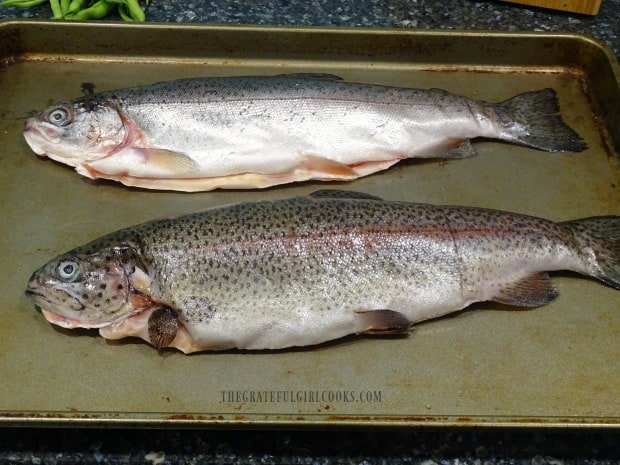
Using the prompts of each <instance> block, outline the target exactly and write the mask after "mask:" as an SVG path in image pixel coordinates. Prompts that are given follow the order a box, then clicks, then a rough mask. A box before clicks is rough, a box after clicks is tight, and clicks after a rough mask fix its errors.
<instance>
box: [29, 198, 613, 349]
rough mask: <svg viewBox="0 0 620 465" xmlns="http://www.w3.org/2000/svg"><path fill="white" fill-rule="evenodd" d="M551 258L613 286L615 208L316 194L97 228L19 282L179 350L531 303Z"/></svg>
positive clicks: (39, 299)
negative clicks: (596, 213)
mask: <svg viewBox="0 0 620 465" xmlns="http://www.w3.org/2000/svg"><path fill="white" fill-rule="evenodd" d="M551 270H572V271H575V272H577V273H582V274H584V275H589V276H593V277H595V278H597V279H599V280H601V281H603V282H604V283H606V284H608V285H610V286H613V287H615V288H616V289H620V217H619V216H602V217H592V218H585V219H580V220H574V221H567V222H562V223H555V222H552V221H548V220H545V219H540V218H535V217H530V216H524V215H518V214H514V213H508V212H502V211H496V210H485V209H478V208H471V207H458V206H434V205H426V204H415V203H406V202H388V201H384V200H381V199H379V198H377V197H373V196H370V195H367V194H360V193H354V192H344V191H317V192H315V193H313V194H310V195H309V196H304V197H293V198H289V199H284V200H275V201H262V202H255V203H240V204H236V205H232V206H226V207H218V208H213V209H210V210H206V211H204V212H202V213H196V214H190V215H186V216H181V217H177V218H170V219H162V220H155V221H151V222H148V223H144V224H141V225H138V226H134V227H130V228H127V229H123V230H120V231H117V232H114V233H111V234H108V235H106V236H103V237H102V238H100V239H97V240H95V241H93V242H91V243H89V244H86V245H84V246H81V247H78V248H76V249H74V250H72V251H70V252H68V253H66V254H63V255H60V256H59V257H57V258H55V259H53V260H52V261H51V262H49V263H48V264H47V265H45V266H43V267H42V268H41V269H39V270H38V271H36V272H35V273H34V274H33V275H32V277H31V279H30V281H29V283H28V287H27V291H26V293H27V295H28V296H30V297H31V298H32V299H33V300H34V302H35V303H36V304H37V305H38V306H39V307H40V308H41V310H42V312H43V315H44V316H45V318H47V319H48V320H49V321H50V322H52V323H54V324H57V325H60V326H63V327H65V328H75V327H84V328H99V332H100V334H101V335H102V336H103V337H106V338H111V339H117V338H123V337H127V336H136V337H139V338H142V339H144V340H145V341H147V342H149V343H151V344H152V345H153V346H155V347H157V348H164V347H175V348H177V349H179V350H181V351H183V352H186V353H188V352H195V351H201V350H220V349H231V348H238V349H278V348H284V347H291V346H306V345H313V344H318V343H321V342H323V341H328V340H333V339H337V338H340V337H343V336H346V335H348V334H356V333H357V334H359V333H373V334H387V333H406V332H408V331H409V330H410V327H411V325H412V324H414V323H417V322H420V321H423V320H426V319H429V318H435V317H440V316H442V315H446V314H448V313H451V312H455V311H458V310H461V309H463V308H465V307H467V306H469V305H470V304H472V303H474V302H479V301H496V302H501V303H505V304H509V305H516V306H526V307H534V306H539V305H545V304H547V303H549V302H551V301H552V300H554V299H555V298H556V297H557V290H556V288H555V286H554V285H553V283H552V282H551V280H550V278H549V276H548V274H547V271H551Z"/></svg>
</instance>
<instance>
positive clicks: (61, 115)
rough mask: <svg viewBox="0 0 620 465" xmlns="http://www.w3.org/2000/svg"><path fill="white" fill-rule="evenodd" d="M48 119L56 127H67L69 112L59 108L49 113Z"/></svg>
mask: <svg viewBox="0 0 620 465" xmlns="http://www.w3.org/2000/svg"><path fill="white" fill-rule="evenodd" d="M47 119H48V120H49V122H50V123H52V124H55V125H56V126H65V125H66V124H67V123H69V112H68V111H67V109H66V108H63V107H58V108H55V109H54V110H52V111H50V112H49V115H47Z"/></svg>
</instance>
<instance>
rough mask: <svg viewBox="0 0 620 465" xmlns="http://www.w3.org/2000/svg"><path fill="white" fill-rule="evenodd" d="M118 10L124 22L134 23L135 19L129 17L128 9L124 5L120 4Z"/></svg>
mask: <svg viewBox="0 0 620 465" xmlns="http://www.w3.org/2000/svg"><path fill="white" fill-rule="evenodd" d="M116 10H117V11H118V15H119V16H120V17H121V19H122V20H123V21H133V18H132V17H131V16H129V13H128V12H127V9H126V8H125V4H124V3H121V2H118V6H117V8H116Z"/></svg>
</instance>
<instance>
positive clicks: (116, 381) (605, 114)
mask: <svg viewBox="0 0 620 465" xmlns="http://www.w3.org/2000/svg"><path fill="white" fill-rule="evenodd" d="M0 63H1V68H0V160H1V166H2V169H1V170H0V186H1V187H2V189H1V193H0V213H1V222H0V225H1V232H2V234H1V236H0V257H1V259H0V302H1V304H0V336H1V337H0V379H1V380H2V381H1V383H0V424H2V425H59V424H64V425H93V426H101V425H108V426H109V425H117V426H122V425H134V426H135V425H138V426H163V425H176V426H182V425H191V426H209V427H214V426H235V427H242V426H264V427H283V426H288V427H314V426H316V427H324V426H326V425H340V426H343V425H347V426H354V427H367V426H368V427H382V426H394V425H398V426H429V427H439V426H453V425H462V426H472V425H475V426H532V425H537V426H605V427H610V426H613V427H618V426H619V425H620V395H619V390H618V389H619V388H618V386H620V363H619V362H618V354H620V311H619V307H620V292H618V291H615V290H613V289H611V288H609V287H606V286H604V285H602V284H600V283H598V282H595V281H594V280H590V279H585V278H581V277H578V276H577V275H573V274H570V273H555V274H554V275H553V279H554V281H555V282H556V283H557V284H558V286H559V289H560V292H561V296H560V298H559V299H557V301H555V302H554V303H552V304H551V305H549V306H546V307H541V308H536V309H531V310H509V309H507V308H506V307H500V306H498V305H495V304H491V303H488V304H480V305H475V306H474V307H473V309H472V310H469V311H465V312H462V313H460V314H458V315H456V316H454V317H448V318H442V319H439V320H436V321H431V322H427V323H424V324H420V325H419V326H418V328H417V329H416V330H415V331H414V333H413V334H411V336H409V337H406V338H372V337H350V338H346V339H344V340H341V341H337V342H334V343H329V344H324V345H321V346H319V347H313V348H304V349H294V350H282V351H275V352H243V351H228V352H222V353H208V352H206V353H200V354H195V355H191V356H186V355H183V354H181V353H179V352H175V351H164V352H161V353H159V352H158V351H156V350H154V349H152V348H151V347H149V346H148V345H146V344H144V343H141V342H137V341H122V342H111V341H106V340H104V339H103V338H101V337H99V336H98V334H97V333H96V332H90V331H86V330H84V331H66V330H61V329H58V328H55V327H52V326H50V325H49V324H48V323H47V322H46V321H44V319H43V317H42V316H41V315H40V313H39V312H38V311H37V310H36V308H35V307H34V305H33V304H32V303H31V302H30V301H29V300H27V298H26V297H25V295H24V289H25V285H26V282H27V280H28V278H29V276H30V274H31V273H32V271H33V270H34V269H36V268H38V267H39V266H40V265H41V264H43V263H44V262H46V261H47V260H49V259H50V258H51V257H53V256H55V255H56V254H58V253H61V252H64V251H66V250H68V249H70V248H72V247H74V246H76V245H78V244H81V243H84V242H86V241H88V240H91V239H93V238H95V237H97V236H99V235H102V234H103V233H106V232H109V231H111V230H115V229H117V228H121V227H124V226H128V225H131V224H135V223H139V222H142V221H146V220H149V219H152V218H155V217H161V216H166V215H172V214H174V215H177V214H180V213H184V212H193V211H197V210H201V209H204V208H208V207H210V206H213V205H218V204H224V203H231V202H236V201H240V200H246V199H267V198H279V197H286V196H291V195H295V194H302V193H307V192H310V191H312V190H314V189H317V188H324V187H330V186H331V187H335V188H346V189H355V190H359V191H364V192H369V193H373V194H377V195H381V196H383V197H385V198H386V199H395V200H396V199H398V200H408V201H419V202H430V203H451V204H464V205H476V206H481V207H491V208H498V209H504V210H512V211H517V212H522V213H527V214H532V215H538V216H543V217H547V218H551V219H554V220H567V219H573V218H578V217H583V216H590V215H600V214H620V202H619V200H620V171H619V163H618V153H619V148H620V134H619V126H618V121H619V120H620V118H619V112H620V96H619V95H620V92H619V89H618V81H619V76H620V73H619V71H618V63H617V61H616V58H615V57H614V56H613V55H612V54H611V53H610V52H609V50H607V49H606V48H605V47H603V46H602V45H601V44H599V43H597V42H595V41H593V40H591V39H589V38H587V37H583V36H579V35H563V34H545V33H528V34H520V33H490V32H434V31H423V32H421V31H404V30H399V31H394V30H374V29H323V28H307V29H306V28H304V29H300V28H269V27H206V26H180V25H129V24H117V23H97V24H94V23H90V24H82V23H70V24H66V23H62V22H36V21H34V22H33V21H30V22H28V21H26V22H19V21H17V22H15V21H14V22H5V23H0ZM285 72H329V73H334V74H338V75H340V76H342V77H344V78H345V79H347V80H352V81H362V82H369V83H378V84H391V85H399V86H409V87H422V88H430V87H436V88H443V89H446V90H448V91H451V92H454V93H458V94H463V95H466V96H469V97H474V98H480V99H487V100H503V99H506V98H508V97H511V96H513V95H515V94H517V93H520V92H524V91H529V90H535V89H541V88H544V87H549V86H550V87H553V88H554V89H556V91H557V92H558V95H559V99H560V103H561V107H562V113H563V116H564V118H565V119H566V121H567V122H568V123H569V124H570V125H571V126H573V127H574V128H575V129H576V130H577V131H578V132H579V133H580V134H581V135H582V136H583V137H584V138H585V139H586V140H587V142H588V144H589V150H588V151H586V152H584V153H580V154H573V153H565V154H550V153H544V152H540V151H536V150H531V149H528V148H524V147H518V146H513V145H509V144H502V143H498V142H492V141H478V142H476V144H475V145H476V148H477V149H478V151H479V156H478V157H475V158H470V159H464V160H454V161H447V162H446V161H434V160H433V161H423V162H420V161H406V162H403V163H400V164H399V165H397V166H395V167H393V168H392V169H390V170H388V171H385V172H383V173H379V174H376V175H373V176H369V177H366V178H363V179H360V180H357V181H355V182H351V183H335V184H326V183H318V182H317V183H303V184H297V185H291V186H283V187H278V188H273V189H268V190H263V191H217V192H207V193H200V194H183V193H171V192H151V191H145V190H140V189H128V188H126V187H123V186H122V185H120V184H114V183H108V182H101V183H94V182H90V181H88V180H86V179H85V178H82V177H80V176H78V175H77V174H76V173H74V172H73V171H72V170H71V169H70V168H68V167H66V166H62V165H60V164H57V163H54V162H52V161H49V160H41V159H39V158H37V157H36V156H35V155H34V154H33V153H32V152H31V151H30V150H29V148H28V147H27V145H26V143H25V142H24V140H23V137H22V135H21V128H22V125H23V119H21V118H23V117H24V116H26V115H28V114H29V113H30V112H32V111H33V110H37V109H41V108H42V107H45V106H47V105H49V104H50V103H51V102H52V101H55V100H58V99H69V98H73V97H76V96H78V95H80V93H81V90H80V86H81V84H82V83H85V82H89V83H93V84H94V85H95V86H96V89H97V90H105V89H112V88H117V87H125V86H133V85H140V84H147V83H151V82H154V81H158V80H164V79H172V78H180V77H188V76H214V75H241V74H276V73H285Z"/></svg>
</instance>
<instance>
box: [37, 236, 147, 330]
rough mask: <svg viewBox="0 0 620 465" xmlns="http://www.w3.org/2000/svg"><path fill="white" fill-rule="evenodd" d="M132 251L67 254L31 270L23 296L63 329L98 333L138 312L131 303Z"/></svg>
mask: <svg viewBox="0 0 620 465" xmlns="http://www.w3.org/2000/svg"><path fill="white" fill-rule="evenodd" d="M132 255H133V249H131V248H129V247H110V248H107V249H103V250H101V251H98V252H95V253H90V254H79V253H71V252H69V253H67V254H64V255H60V256H58V257H56V258H55V259H54V260H52V261H50V262H49V263H47V264H46V265H44V266H43V267H42V268H40V269H39V270H37V271H35V272H34V273H33V275H32V277H31V278H30V281H29V282H28V287H27V289H26V295H27V296H28V297H30V298H32V300H33V301H34V302H35V304H36V305H38V306H39V307H40V308H41V311H42V313H43V315H44V317H45V318H46V319H47V320H48V321H49V322H50V323H53V324H56V325H58V326H62V327H64V328H101V327H104V326H108V325H110V324H112V323H115V322H117V321H119V320H123V319H124V318H127V317H128V316H130V315H132V314H134V313H136V312H138V311H140V310H141V309H140V308H137V307H136V305H135V301H136V299H135V298H133V297H134V294H135V293H136V292H137V291H136V289H135V287H134V286H133V285H132V280H133V279H135V277H134V275H135V274H136V273H142V272H141V270H139V269H138V268H137V267H136V265H135V263H134V261H133V259H132Z"/></svg>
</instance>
